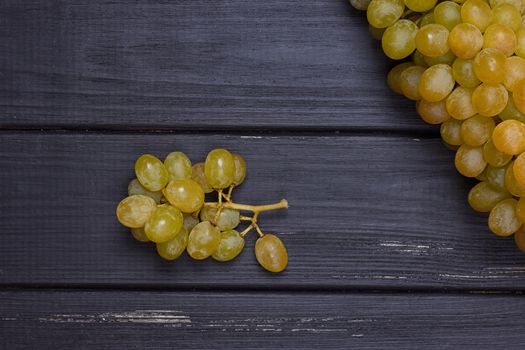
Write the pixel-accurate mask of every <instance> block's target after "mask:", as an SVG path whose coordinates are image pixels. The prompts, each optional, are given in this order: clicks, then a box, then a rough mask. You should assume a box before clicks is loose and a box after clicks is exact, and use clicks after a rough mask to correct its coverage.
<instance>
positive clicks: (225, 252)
mask: <svg viewBox="0 0 525 350" xmlns="http://www.w3.org/2000/svg"><path fill="white" fill-rule="evenodd" d="M243 248H244V238H242V237H241V236H239V232H237V231H235V230H230V231H223V232H221V240H220V242H219V246H218V247H217V250H216V251H215V252H214V253H213V254H212V256H211V257H212V258H213V259H215V260H217V261H221V262H225V261H230V260H233V259H235V258H236V257H237V256H238V255H239V254H240V253H241V252H242V249H243Z"/></svg>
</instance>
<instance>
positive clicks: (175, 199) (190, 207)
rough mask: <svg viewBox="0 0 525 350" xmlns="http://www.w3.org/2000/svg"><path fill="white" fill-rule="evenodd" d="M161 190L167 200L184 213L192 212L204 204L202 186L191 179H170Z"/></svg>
mask: <svg viewBox="0 0 525 350" xmlns="http://www.w3.org/2000/svg"><path fill="white" fill-rule="evenodd" d="M163 192H164V196H165V197H166V199H167V200H168V202H170V204H171V205H173V206H174V207H176V208H178V209H179V210H180V211H182V212H184V213H193V212H195V211H197V210H199V209H200V208H201V207H202V205H203V204H204V191H203V190H202V187H201V186H200V185H199V184H198V183H197V182H195V181H193V180H191V179H179V180H171V181H170V183H169V184H168V186H166V188H165V189H164V191H163Z"/></svg>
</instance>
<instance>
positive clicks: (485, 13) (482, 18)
mask: <svg viewBox="0 0 525 350" xmlns="http://www.w3.org/2000/svg"><path fill="white" fill-rule="evenodd" d="M461 19H462V20H463V22H465V23H470V24H473V25H475V26H476V27H477V28H478V29H479V30H480V31H481V32H484V31H485V29H486V28H487V27H488V26H489V24H490V22H491V21H492V9H491V8H490V6H489V5H488V4H487V3H486V2H484V1H482V0H467V1H465V2H464V3H463V6H461Z"/></svg>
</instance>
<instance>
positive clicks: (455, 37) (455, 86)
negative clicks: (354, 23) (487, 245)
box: [350, 0, 525, 252]
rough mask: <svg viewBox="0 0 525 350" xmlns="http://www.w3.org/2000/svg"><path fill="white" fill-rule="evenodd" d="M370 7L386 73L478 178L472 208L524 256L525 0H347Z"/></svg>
mask: <svg viewBox="0 0 525 350" xmlns="http://www.w3.org/2000/svg"><path fill="white" fill-rule="evenodd" d="M350 3H351V4H352V5H353V6H354V7H355V8H356V9H358V10H364V11H366V15H367V19H368V22H369V25H370V27H369V29H370V32H371V34H372V35H373V36H374V37H375V38H376V39H378V40H381V45H382V48H383V52H384V53H385V54H386V56H388V57H389V58H391V59H394V60H403V61H402V62H400V63H398V64H397V65H396V66H395V67H394V68H393V69H392V70H391V71H390V72H389V73H388V76H387V84H388V85H389V87H390V88H391V89H392V90H393V91H395V92H396V93H398V94H401V95H404V96H405V97H406V98H408V99H410V100H414V101H416V109H417V112H418V114H419V115H420V116H421V119H423V120H424V121H425V122H427V123H429V124H438V125H441V127H440V132H441V137H442V139H443V142H444V143H445V145H446V146H447V147H448V148H450V149H452V150H454V151H455V152H456V157H455V166H456V169H457V170H458V172H459V173H460V174H462V175H464V176H466V177H470V178H476V179H478V180H479V181H480V182H479V183H478V184H476V185H475V186H474V187H473V188H472V190H471V191H470V193H469V195H468V201H469V203H470V205H471V207H472V208H473V209H474V210H476V211H479V212H486V213H489V217H488V226H489V228H490V230H491V231H492V232H493V233H494V234H496V235H498V236H511V235H514V239H515V242H516V245H517V246H518V248H519V249H521V250H522V251H524V252H525V225H524V223H525V16H524V15H525V0H488V1H484V0H466V1H465V0H456V1H437V0H371V1H370V0H350Z"/></svg>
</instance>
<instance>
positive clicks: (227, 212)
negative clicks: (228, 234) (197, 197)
mask: <svg viewBox="0 0 525 350" xmlns="http://www.w3.org/2000/svg"><path fill="white" fill-rule="evenodd" d="M216 214H217V209H215V208H212V207H210V206H205V207H203V208H202V209H201V212H200V218H201V221H209V222H211V223H214V224H215V225H216V226H217V227H218V228H219V230H221V231H229V230H233V229H234V228H236V227H237V226H238V225H239V222H240V213H239V211H238V210H235V209H228V208H223V209H222V211H221V213H220V214H219V218H218V219H217V222H215V216H216Z"/></svg>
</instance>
